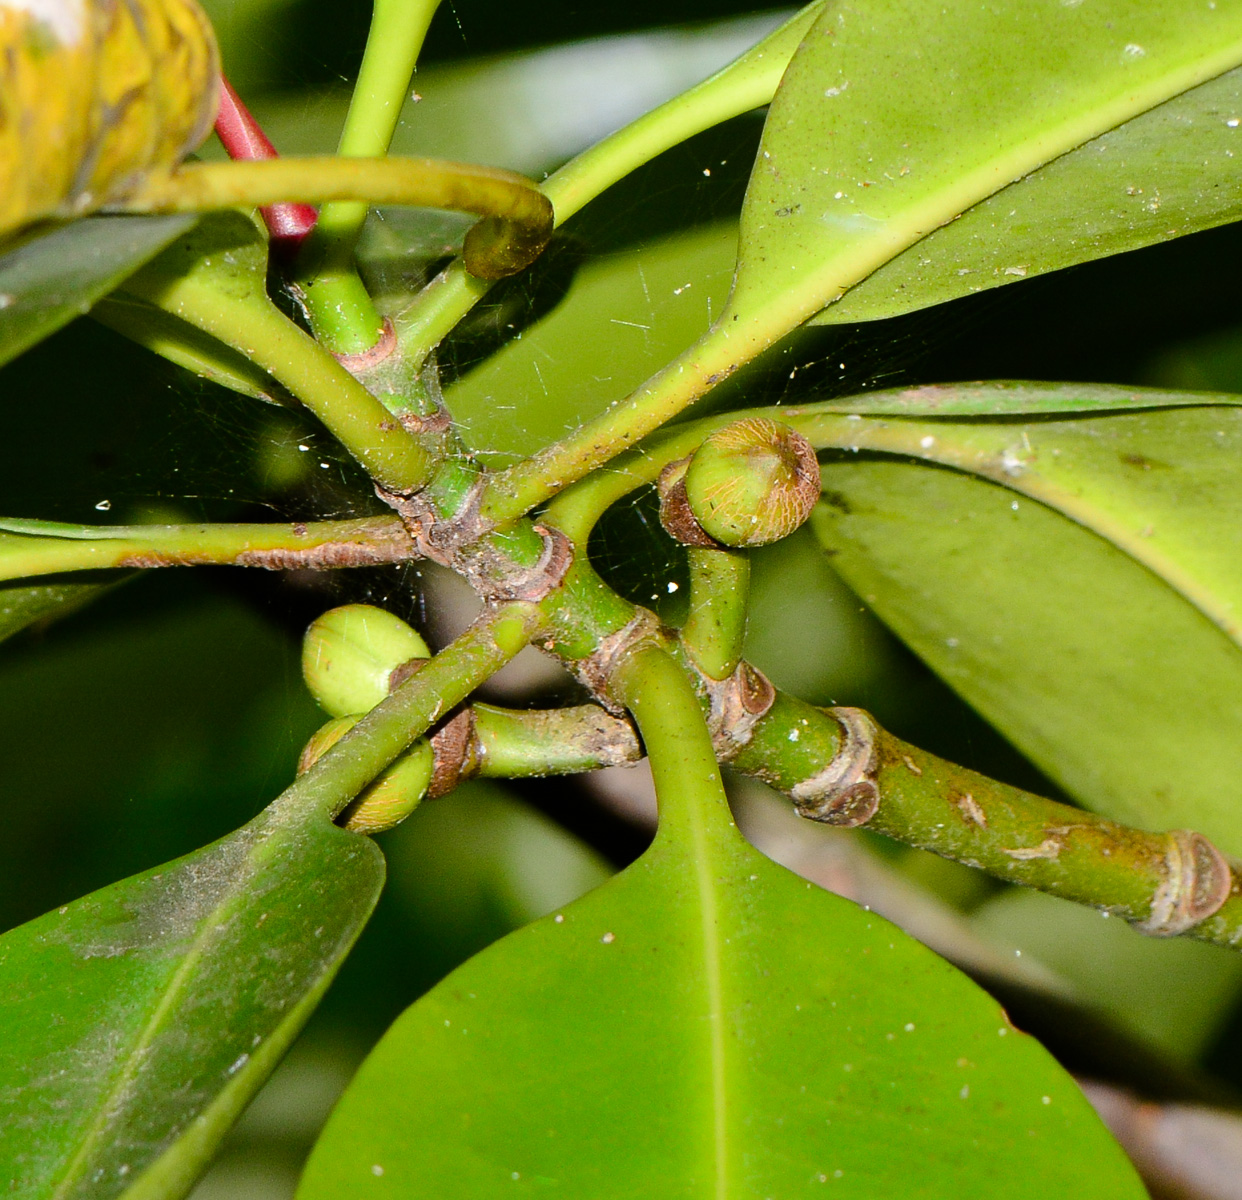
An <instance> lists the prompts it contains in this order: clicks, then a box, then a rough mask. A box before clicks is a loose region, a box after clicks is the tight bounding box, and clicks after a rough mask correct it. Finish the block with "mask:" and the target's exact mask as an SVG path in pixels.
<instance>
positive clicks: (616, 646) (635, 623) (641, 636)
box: [566, 608, 660, 717]
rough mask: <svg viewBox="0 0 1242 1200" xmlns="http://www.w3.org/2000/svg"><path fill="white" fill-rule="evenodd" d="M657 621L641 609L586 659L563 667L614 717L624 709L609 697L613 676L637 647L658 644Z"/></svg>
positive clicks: (658, 630) (648, 612)
mask: <svg viewBox="0 0 1242 1200" xmlns="http://www.w3.org/2000/svg"><path fill="white" fill-rule="evenodd" d="M659 640H660V622H659V621H658V620H657V619H656V615H655V614H654V613H653V612H650V611H649V610H648V609H645V608H640V609H639V610H638V613H637V615H636V616H635V617H634V618H633V620H631V621H630V622H629V623H628V624H626V625H623V626H622V627H621V628H620V629H618V630H617V631H616V633H610V634H609V635H608V636H607V637H605V638H602V639H600V643H599V645H598V646H597V647H596V648H595V649H594V650H593V651H592V652H591V653H590V654H588V655H587V656H586V657H585V658H580V659H578V660H577V661H575V662H569V663H567V664H566V666H568V667H569V668H570V670H572V671H573V673H574V674H575V675H576V676H577V677H578V679H579V680H580V681H581V682H582V684H583V685H584V686H585V687H586V688H587V690H588V691H589V692H590V693H591V695H593V696H594V697H595V698H596V699H597V700H598V701H599V702H600V704H602V705H603V706H604V708H605V709H606V710H607V711H608V712H610V713H612V715H613V716H614V717H619V716H622V715H623V714H624V713H625V706H624V705H623V704H619V703H617V701H616V700H614V699H613V696H612V690H611V685H612V676H613V673H614V672H615V671H616V669H617V667H618V666H619V665H620V663H621V660H622V659H623V658H625V656H626V655H628V654H629V653H630V652H631V651H633V650H636V649H637V648H638V647H640V646H646V645H651V644H653V643H658V642H659Z"/></svg>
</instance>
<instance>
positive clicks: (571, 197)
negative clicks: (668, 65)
mask: <svg viewBox="0 0 1242 1200" xmlns="http://www.w3.org/2000/svg"><path fill="white" fill-rule="evenodd" d="M825 3H826V0H815V3H814V4H808V5H807V7H806V8H804V9H802V10H801V11H800V12H799V13H797V14H796V15H795V16H793V17H791V18H790V19H789V20H788V21H786V22H785V24H784V25H782V26H780V28H779V29H776V30H774V31H773V32H772V33H770V34H768V36H767V37H765V38H764V39H763V40H762V41H761V42H758V43H757V44H756V45H754V46H752V47H751V48H750V49H749V50H747V51H746V53H745V54H743V55H741V57H740V58H736V59H734V61H733V62H731V63H729V65H728V66H726V67H724V68H722V69H721V70H719V71H717V72H716V74H715V75H712V76H710V77H709V78H707V79H705V80H703V82H702V83H699V84H696V85H695V86H694V87H692V88H691V89H690V90H689V91H687V92H682V93H681V95H679V96H674V97H673V99H671V100H668V101H666V102H665V103H664V104H661V105H660V106H659V107H658V108H654V109H652V110H651V112H649V113H646V114H644V115H643V116H641V117H639V118H638V120H637V121H632V122H631V123H630V124H629V125H627V126H625V128H624V129H619V130H618V131H617V132H616V133H614V134H611V135H610V136H608V137H606V138H605V139H604V140H603V141H602V142H597V143H596V144H595V145H594V146H591V147H590V148H589V149H587V150H584V151H583V152H582V153H581V154H579V155H578V157H577V158H574V159H572V160H571V161H570V162H568V163H566V164H565V165H564V166H563V167H561V169H560V170H559V171H556V172H555V173H554V174H552V175H550V176H549V177H548V179H547V180H546V181H545V182H544V184H543V191H544V194H545V195H546V196H547V197H548V199H549V200H551V201H552V204H553V206H554V207H555V209H556V222H557V224H558V225H560V224H562V223H563V222H565V221H567V220H569V218H570V217H571V216H573V215H574V213H576V212H578V211H579V210H580V209H582V208H584V207H585V206H586V205H587V204H588V203H589V202H590V201H591V200H594V199H595V197H596V196H598V195H599V194H600V193H601V192H602V191H604V190H606V189H607V188H610V187H612V185H613V184H614V183H616V182H617V181H618V180H621V179H624V178H625V176H627V175H628V174H629V173H630V172H631V171H633V170H635V169H637V168H638V167H641V166H642V165H643V164H644V163H648V162H650V161H651V160H652V159H653V158H655V157H657V156H658V155H660V154H663V153H664V151H666V150H669V149H671V148H672V147H673V146H678V145H680V144H681V143H682V142H685V141H688V140H689V139H690V138H692V137H694V136H695V135H696V134H699V133H702V132H703V130H705V129H711V128H712V127H713V126H714V125H719V124H721V123H723V122H724V121H729V120H732V119H733V118H734V117H739V116H741V115H742V114H743V113H747V112H750V111H751V109H755V108H761V107H762V106H763V105H765V104H767V103H768V102H769V101H770V100H771V99H772V97H773V95H775V93H776V88H777V86H778V85H779V84H780V81H781V76H782V75H784V73H785V68H786V67H787V66H788V65H789V60H790V59H791V58H792V57H793V54H794V51H795V50H797V48H798V45H799V43H800V42H801V41H802V39H803V38H804V37H806V35H807V33H808V32H809V31H810V28H811V26H812V25H813V24H814V23H815V21H816V19H817V18H818V17H819V15H820V13H821V12H823V10H824V6H825Z"/></svg>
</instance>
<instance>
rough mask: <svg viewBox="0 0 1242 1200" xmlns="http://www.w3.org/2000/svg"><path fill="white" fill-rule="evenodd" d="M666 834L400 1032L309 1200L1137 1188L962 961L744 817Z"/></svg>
mask: <svg viewBox="0 0 1242 1200" xmlns="http://www.w3.org/2000/svg"><path fill="white" fill-rule="evenodd" d="M669 828H670V827H668V826H662V830H661V833H660V835H659V836H658V838H657V841H656V843H655V845H654V846H653V847H652V849H651V850H650V851H649V852H648V853H647V854H646V855H644V857H643V858H642V859H640V860H639V861H638V862H637V863H636V864H635V865H634V866H632V867H630V868H629V869H628V870H627V871H625V872H624V873H623V874H621V875H620V876H617V877H616V878H614V879H613V880H612V881H610V882H609V883H607V884H605V885H604V886H603V887H601V888H600V889H598V890H597V891H595V892H593V893H591V894H590V895H588V896H586V897H585V898H583V899H582V900H579V901H578V902H576V903H575V904H573V905H571V906H569V907H568V908H566V909H564V910H563V911H562V912H560V913H557V914H555V915H553V916H551V917H548V918H545V919H544V920H542V921H540V922H539V923H537V924H535V925H532V926H529V927H528V928H526V929H525V930H522V931H520V932H518V933H516V934H513V935H511V936H510V937H508V938H506V939H504V940H503V941H501V942H499V943H496V944H495V945H493V946H492V947H491V948H490V949H488V950H486V951H484V952H483V953H482V954H481V955H479V956H478V957H476V958H474V959H473V960H471V961H470V962H468V963H467V964H466V965H465V966H463V967H461V968H460V969H458V970H457V971H456V972H454V973H453V974H452V975H450V976H449V977H448V978H447V979H446V980H445V981H444V982H442V983H441V984H440V985H439V986H438V987H436V988H435V989H434V990H433V991H432V992H430V993H429V994H428V995H427V996H425V997H424V998H423V999H422V1000H420V1001H419V1002H418V1003H417V1004H415V1005H414V1006H413V1007H412V1008H411V1009H410V1010H408V1011H407V1012H406V1013H405V1014H404V1015H403V1016H402V1017H401V1018H400V1019H399V1020H398V1021H397V1023H396V1024H395V1025H394V1026H393V1028H392V1029H391V1030H390V1031H389V1032H388V1034H387V1035H386V1036H385V1037H384V1039H383V1040H382V1041H381V1043H380V1044H379V1046H378V1048H377V1049H376V1050H375V1051H374V1052H373V1053H372V1055H371V1057H370V1058H369V1059H368V1060H367V1062H366V1063H365V1064H364V1065H363V1067H362V1069H361V1070H360V1072H359V1074H358V1076H357V1077H356V1079H355V1081H354V1082H353V1084H352V1085H351V1087H350V1088H349V1090H348V1091H347V1093H346V1095H345V1097H344V1098H343V1100H342V1101H341V1104H340V1105H339V1107H338V1108H337V1110H336V1112H335V1113H334V1115H333V1117H332V1118H331V1120H330V1121H329V1124H328V1126H327V1128H326V1130H325V1132H324V1135H323V1136H322V1138H321V1139H320V1141H319V1143H318V1145H317V1146H316V1148H315V1150H314V1152H313V1154H312V1156H311V1159H310V1162H309V1164H308V1166H307V1170H306V1174H305V1176H304V1177H303V1181H302V1184H301V1187H300V1189H299V1192H298V1196H299V1200H329V1198H330V1200H348V1198H350V1197H355V1196H436V1197H444V1198H445V1200H448V1198H451V1197H462V1198H465V1197H469V1198H470V1200H482V1198H485V1197H490V1196H502V1195H504V1196H524V1195H540V1194H543V1193H545V1192H551V1191H555V1192H556V1193H557V1194H559V1195H565V1196H590V1197H592V1200H609V1198H612V1197H617V1198H620V1197H636V1196H659V1197H667V1198H669V1200H674V1198H678V1197H700V1196H701V1197H708V1196H717V1197H720V1196H738V1197H741V1196H747V1197H750V1196H757V1197H763V1196H794V1195H802V1194H804V1193H807V1192H810V1191H814V1190H815V1189H817V1188H819V1186H820V1185H821V1184H829V1185H831V1187H832V1189H833V1192H834V1194H837V1195H845V1196H856V1197H865V1198H866V1200H874V1198H875V1197H877V1196H903V1197H905V1196H910V1197H946V1198H947V1197H959V1196H999V1195H1004V1196H1006V1197H1007V1198H1011V1200H1020V1198H1022V1197H1032V1198H1034V1197H1040V1198H1042V1197H1046V1196H1049V1195H1071V1194H1072V1195H1074V1196H1081V1197H1104V1196H1107V1197H1110V1198H1113V1197H1115V1198H1118V1200H1119V1198H1121V1197H1136V1198H1137V1197H1140V1196H1142V1195H1143V1194H1144V1193H1143V1192H1142V1189H1141V1186H1140V1185H1139V1183H1138V1181H1137V1179H1136V1178H1135V1177H1134V1175H1133V1172H1132V1168H1131V1167H1130V1166H1129V1164H1128V1163H1127V1162H1126V1161H1125V1160H1124V1158H1123V1156H1122V1155H1121V1153H1120V1151H1119V1150H1118V1148H1117V1147H1116V1145H1115V1144H1114V1143H1112V1141H1111V1140H1110V1139H1109V1138H1108V1136H1107V1134H1106V1133H1105V1132H1104V1130H1103V1129H1102V1127H1101V1126H1100V1125H1099V1124H1098V1123H1097V1121H1096V1120H1095V1118H1094V1115H1093V1114H1092V1113H1091V1112H1090V1110H1089V1109H1088V1107H1087V1105H1086V1104H1085V1102H1084V1100H1083V1097H1082V1095H1081V1094H1080V1093H1079V1092H1078V1090H1077V1088H1076V1087H1075V1085H1074V1084H1073V1083H1072V1081H1071V1080H1070V1079H1069V1078H1068V1077H1067V1076H1065V1075H1064V1074H1063V1073H1062V1072H1061V1071H1060V1069H1059V1068H1058V1067H1057V1066H1056V1065H1055V1064H1054V1063H1053V1062H1052V1060H1051V1059H1050V1058H1049V1057H1048V1055H1047V1054H1046V1053H1045V1052H1044V1051H1043V1049H1042V1048H1041V1047H1040V1046H1039V1045H1038V1043H1036V1042H1034V1041H1033V1040H1032V1039H1029V1038H1025V1037H1022V1036H1021V1035H1017V1034H1015V1032H1014V1030H1013V1029H1012V1027H1011V1026H1009V1024H1008V1023H1007V1021H1006V1020H1005V1018H1004V1015H1003V1013H1002V1012H1001V1011H1000V1009H999V1008H998V1006H997V1005H996V1003H995V1001H993V1000H992V999H990V998H989V997H987V996H986V995H985V994H984V993H982V992H981V991H979V990H978V989H977V988H976V987H975V986H974V985H973V984H971V983H970V982H969V981H967V980H966V979H965V978H964V977H963V976H961V975H959V974H958V973H957V972H956V971H955V970H954V969H953V968H951V967H949V966H948V965H947V964H946V963H944V962H943V961H941V960H940V959H938V958H936V957H935V956H934V955H932V954H931V953H930V952H929V951H927V950H926V949H924V948H923V947H922V946H920V945H918V944H917V943H916V942H914V941H913V940H911V939H910V938H908V937H906V936H905V935H904V934H902V933H901V932H900V931H899V930H897V929H896V928H895V927H893V926H891V925H889V924H888V923H887V922H885V921H883V920H882V919H880V918H878V917H876V916H874V915H871V914H868V913H865V912H863V911H862V910H861V909H859V908H857V907H855V906H854V905H853V904H851V903H849V902H848V901H845V900H842V899H840V898H838V897H836V896H833V895H831V894H829V893H827V892H824V891H820V890H819V889H816V888H813V887H812V885H810V884H808V883H805V882H803V881H801V880H799V879H797V878H796V877H795V876H793V875H791V874H789V873H788V872H786V871H785V870H784V869H783V868H780V867H777V866H776V865H775V864H773V863H772V862H770V861H769V860H768V859H766V858H763V857H762V856H761V855H759V854H758V853H757V852H756V851H754V850H753V849H751V848H750V847H749V846H748V845H747V844H746V843H744V842H743V841H742V840H741V837H740V835H738V834H737V832H736V830H735V829H734V828H733V826H732V824H731V823H730V822H729V820H728V816H727V812H725V811H720V812H718V813H716V814H715V815H714V817H713V818H712V819H711V821H710V822H706V821H705V822H704V823H703V824H702V825H701V826H699V828H698V835H697V837H696V838H688V837H686V836H684V826H682V827H681V828H680V829H679V833H678V835H677V836H673V834H671V833H670V832H669ZM983 1147H986V1150H985V1151H984V1150H983V1149H981V1148H983Z"/></svg>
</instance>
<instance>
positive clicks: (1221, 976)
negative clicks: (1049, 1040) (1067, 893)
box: [968, 888, 1242, 1065]
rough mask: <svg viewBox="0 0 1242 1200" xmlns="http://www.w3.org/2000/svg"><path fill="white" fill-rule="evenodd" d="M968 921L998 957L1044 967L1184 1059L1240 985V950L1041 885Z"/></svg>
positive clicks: (1204, 1041)
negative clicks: (1160, 928)
mask: <svg viewBox="0 0 1242 1200" xmlns="http://www.w3.org/2000/svg"><path fill="white" fill-rule="evenodd" d="M968 919H969V922H970V928H971V929H973V930H974V931H975V932H976V933H978V934H980V935H982V936H983V937H985V938H987V939H988V941H989V942H990V943H991V944H992V945H994V946H995V947H996V948H997V952H998V955H999V954H1001V953H1003V954H1004V956H1005V957H1006V958H1007V959H1009V960H1010V961H1013V960H1014V959H1015V958H1016V959H1017V960H1018V961H1020V962H1023V963H1039V964H1042V965H1043V966H1044V967H1046V968H1051V969H1052V970H1053V971H1054V972H1055V973H1056V975H1057V977H1058V978H1060V979H1064V980H1066V981H1068V983H1069V984H1070V985H1071V986H1072V989H1073V992H1074V994H1075V995H1076V996H1077V997H1078V998H1079V1000H1080V1002H1082V1003H1085V1004H1087V1005H1090V1006H1091V1007H1092V1008H1094V1009H1095V1010H1096V1011H1097V1012H1102V1013H1106V1014H1107V1015H1108V1016H1109V1018H1110V1019H1111V1020H1112V1021H1114V1022H1116V1023H1117V1024H1118V1025H1120V1026H1121V1027H1122V1028H1123V1029H1128V1030H1130V1031H1131V1032H1132V1033H1133V1034H1135V1035H1137V1036H1138V1037H1140V1038H1142V1039H1143V1041H1145V1042H1146V1043H1147V1044H1149V1045H1154V1046H1158V1047H1159V1048H1160V1049H1161V1051H1163V1052H1164V1053H1165V1054H1167V1055H1168V1056H1169V1057H1170V1058H1171V1059H1173V1060H1174V1061H1177V1062H1182V1063H1186V1064H1187V1065H1189V1064H1191V1063H1194V1062H1196V1061H1197V1060H1198V1059H1200V1058H1201V1057H1202V1056H1203V1055H1204V1053H1205V1052H1207V1051H1208V1050H1209V1049H1210V1046H1211V1043H1212V1042H1213V1041H1214V1040H1215V1039H1216V1038H1217V1037H1218V1036H1219V1035H1220V1033H1221V1032H1222V1026H1223V1025H1224V1024H1225V1022H1226V1021H1228V1019H1229V1014H1230V1013H1231V1012H1232V1011H1233V1008H1234V1004H1235V1002H1236V999H1237V996H1238V992H1239V989H1240V988H1242V955H1239V954H1238V953H1237V952H1236V951H1234V950H1230V949H1227V948H1226V947H1224V946H1212V945H1209V944H1208V943H1207V942H1196V941H1192V940H1191V939H1190V938H1153V937H1147V936H1145V935H1144V934H1142V933H1140V932H1139V931H1138V930H1137V929H1134V928H1132V927H1131V926H1129V925H1127V924H1126V923H1125V922H1124V921H1117V920H1113V919H1112V918H1110V917H1108V916H1107V915H1106V914H1105V913H1101V912H1096V911H1095V910H1094V909H1090V908H1086V907H1084V906H1083V905H1080V904H1073V903H1071V902H1070V901H1068V900H1061V899H1058V898H1057V897H1056V896H1049V895H1047V894H1046V893H1044V892H1035V891H1031V890H1030V889H1028V888H1010V889H1007V890H1006V891H1004V892H1002V893H1000V894H999V895H997V896H994V897H992V898H991V899H989V900H987V901H986V902H985V903H984V904H982V905H981V906H980V907H979V908H978V909H976V910H975V911H974V912H972V913H971V915H970V917H969V918H968ZM1015 950H1017V951H1018V954H1017V955H1015V954H1014V951H1015Z"/></svg>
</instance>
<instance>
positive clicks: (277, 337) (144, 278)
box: [126, 159, 435, 492]
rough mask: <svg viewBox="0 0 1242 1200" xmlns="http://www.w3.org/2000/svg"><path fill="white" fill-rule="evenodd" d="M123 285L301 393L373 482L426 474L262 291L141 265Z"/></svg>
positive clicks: (352, 383) (405, 483) (368, 401)
mask: <svg viewBox="0 0 1242 1200" xmlns="http://www.w3.org/2000/svg"><path fill="white" fill-rule="evenodd" d="M271 161H272V162H279V161H282V160H279V159H272V160H271ZM223 165H232V164H223ZM238 165H239V166H261V165H263V164H260V163H240V164H238ZM126 291H128V292H132V293H134V294H136V295H139V296H141V297H142V298H143V299H145V300H148V301H149V302H150V303H152V304H155V305H156V306H158V307H159V308H162V309H164V310H165V311H167V312H170V313H172V314H173V315H174V316H177V317H180V318H181V320H183V321H185V322H187V323H188V324H190V325H193V326H194V327H195V328H196V329H201V330H202V331H203V332H204V333H209V334H210V335H211V336H212V337H214V338H216V339H217V340H219V341H221V342H223V343H224V344H225V345H226V346H231V347H233V348H234V349H235V350H239V351H241V353H242V354H244V355H245V356H246V357H247V358H248V359H250V361H251V362H253V363H255V364H256V365H258V366H260V367H262V368H263V370H265V371H266V372H267V373H268V374H269V375H271V376H272V378H273V379H275V380H276V381H277V382H278V383H281V384H283V385H284V386H285V387H286V388H287V389H288V390H289V391H290V392H291V393H292V394H293V395H294V396H296V397H297V398H298V399H299V400H301V401H302V403H303V404H305V405H306V407H307V408H309V409H310V410H311V412H313V413H314V414H315V415H316V416H317V417H318V418H319V419H320V420H321V421H322V422H323V423H324V425H326V426H327V427H328V429H329V430H331V432H332V434H333V435H334V436H335V437H336V439H337V440H338V441H339V442H340V443H341V444H342V445H343V446H344V447H345V448H346V449H347V450H348V451H349V452H350V453H351V454H352V455H353V456H354V457H355V458H356V459H357V460H358V461H359V462H360V463H361V464H362V465H363V466H364V467H365V468H366V470H367V472H368V474H370V476H371V477H372V478H373V479H374V480H376V481H377V482H378V483H382V484H383V485H384V486H385V487H387V488H389V489H390V490H392V491H397V492H413V491H417V490H418V489H419V488H421V487H423V486H424V485H425V484H426V482H427V480H428V479H429V478H430V477H431V473H432V469H433V467H434V465H435V464H434V460H433V458H432V456H431V455H430V454H429V453H428V452H427V451H426V450H425V449H424V448H423V447H422V446H421V445H419V443H418V442H417V441H415V440H414V438H413V437H411V436H410V435H409V434H408V433H406V432H405V430H404V429H402V428H401V426H400V425H399V424H398V423H397V422H396V421H394V420H393V418H392V415H391V414H390V413H389V412H388V410H387V409H386V408H385V407H384V406H383V405H382V404H381V403H380V402H379V401H378V400H377V399H376V398H375V397H374V396H372V395H371V393H370V392H368V391H367V389H366V388H365V387H363V386H362V384H360V383H359V382H358V381H357V380H356V379H355V378H354V377H353V376H352V375H351V374H350V373H349V372H348V371H347V370H346V369H345V368H344V367H343V366H341V364H340V363H339V362H337V360H336V359H335V358H333V357H332V355H331V354H329V353H328V351H327V350H325V349H324V348H323V347H322V346H320V345H319V344H318V342H316V341H315V340H314V339H313V338H311V337H309V336H308V335H307V334H305V333H303V332H302V330H300V329H299V328H298V327H297V326H296V325H295V324H294V323H293V322H292V321H290V320H289V319H288V318H287V317H286V316H285V315H284V314H283V313H282V312H281V311H280V310H279V309H278V308H276V306H275V305H274V304H272V303H271V302H270V301H269V300H268V299H267V297H266V295H259V294H241V295H233V294H231V293H230V292H228V291H226V290H224V289H223V288H221V287H219V286H217V285H216V283H215V282H214V281H213V280H212V279H211V278H203V277H200V276H198V275H197V274H196V273H194V272H191V273H189V274H186V275H180V276H178V275H171V276H170V275H164V274H162V273H149V274H148V273H145V272H140V273H139V274H138V275H136V276H134V277H133V278H131V279H130V280H129V281H128V282H127V283H126Z"/></svg>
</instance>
